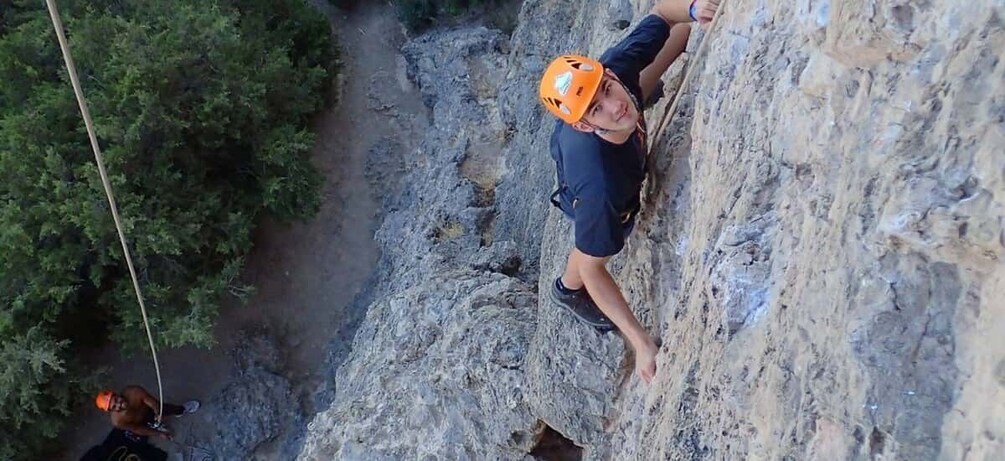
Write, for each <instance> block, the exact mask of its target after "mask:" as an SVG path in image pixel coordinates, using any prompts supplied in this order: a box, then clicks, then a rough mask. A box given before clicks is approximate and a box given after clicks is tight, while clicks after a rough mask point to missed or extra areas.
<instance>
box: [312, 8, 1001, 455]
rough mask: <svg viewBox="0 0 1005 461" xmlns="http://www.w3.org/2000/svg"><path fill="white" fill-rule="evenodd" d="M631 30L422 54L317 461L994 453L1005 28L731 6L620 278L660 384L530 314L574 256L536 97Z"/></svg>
mask: <svg viewBox="0 0 1005 461" xmlns="http://www.w3.org/2000/svg"><path fill="white" fill-rule="evenodd" d="M623 3H624V2H601V1H584V2H573V1H565V0H527V1H525V2H524V6H523V9H522V11H521V14H520V25H519V27H518V28H517V30H516V31H515V32H514V34H513V37H512V38H511V39H507V38H506V37H503V36H501V35H499V34H498V33H494V32H490V31H487V30H484V29H466V30H450V31H435V32H432V33H430V34H428V35H425V36H423V37H419V38H417V39H415V40H412V41H411V42H410V43H409V44H408V45H407V46H406V47H405V49H404V55H405V56H406V58H407V60H408V64H409V73H410V76H411V78H412V79H413V80H414V81H415V82H416V83H417V84H418V85H419V87H420V88H422V91H423V95H424V99H425V101H426V104H427V105H428V106H429V107H430V110H431V112H432V114H433V127H432V128H431V129H430V132H429V133H427V136H426V138H425V140H424V141H423V143H422V149H421V151H420V152H417V153H416V155H415V156H414V160H413V161H412V162H411V163H410V164H409V165H408V167H407V169H408V171H409V173H408V174H407V175H406V178H405V181H404V183H403V184H404V186H403V189H402V192H401V194H400V195H399V196H398V197H397V198H396V199H395V200H393V201H391V202H390V203H391V205H389V210H388V212H387V213H386V215H385V219H384V224H383V225H382V227H381V229H380V230H379V231H378V234H377V236H378V239H379V240H380V243H381V245H382V247H383V249H384V259H383V260H382V263H381V264H382V267H383V268H384V269H385V271H384V273H385V274H387V275H386V277H384V278H383V279H382V281H381V283H380V284H379V285H378V286H379V289H378V293H377V294H376V295H375V297H376V298H377V299H378V301H377V302H375V303H374V304H373V305H372V306H371V307H370V313H369V315H368V316H367V319H366V320H365V321H364V323H363V327H361V329H360V331H359V333H358V334H357V336H356V341H355V343H354V346H353V350H352V351H351V352H350V353H349V355H348V358H347V359H346V361H345V363H344V364H343V365H342V367H341V368H340V369H339V370H338V371H337V373H336V376H335V378H334V379H335V388H336V391H335V397H334V400H333V403H332V405H331V407H330V408H329V410H327V411H325V412H323V413H320V414H318V415H317V416H316V417H315V418H314V421H313V422H312V423H311V425H310V429H309V431H308V434H307V441H306V443H305V446H304V450H303V451H302V452H301V458H304V459H332V458H335V459H373V458H374V457H377V458H380V457H383V458H388V459H391V458H393V459H416V458H423V457H428V458H429V459H439V458H442V459H521V458H523V457H525V456H528V454H530V453H533V454H534V455H535V456H545V455H543V454H541V452H540V451H535V444H537V445H536V446H537V447H538V448H540V447H541V445H543V444H549V445H550V444H552V443H555V442H556V439H555V437H557V436H555V435H551V434H553V433H557V434H561V436H562V437H564V438H566V439H567V440H566V441H565V442H564V443H566V444H575V445H576V446H578V447H580V448H581V449H582V450H581V451H576V450H574V449H573V447H571V446H568V445H566V446H565V449H567V452H566V454H569V453H573V454H575V455H577V456H583V457H585V458H587V459H704V458H710V459H748V458H757V459H849V458H851V459H868V458H877V457H883V458H884V459H911V460H914V459H937V458H943V459H962V458H964V457H965V456H966V457H968V458H967V459H994V456H995V454H1000V453H1002V452H1005V446H1003V444H1005V442H1003V441H1005V427H1003V426H1002V425H1001V423H1000V421H1002V420H1003V418H1005V371H1003V370H1005V356H1003V354H1005V353H1003V352H1002V351H1005V335H1002V334H1001V333H1002V332H1003V331H1005V303H1003V302H1001V299H1002V298H1003V296H1005V266H1003V264H1002V262H1001V258H1002V256H1003V253H1005V233H1003V227H1005V222H1003V218H1002V216H1003V214H1005V213H1003V212H1005V154H1003V149H1005V127H1003V125H1005V88H1003V85H1005V83H1003V82H1005V78H1003V77H1005V65H1003V64H1002V63H1001V61H1002V57H1003V50H1005V32H1003V19H1002V18H1003V13H1005V11H1003V10H1005V7H1003V6H1002V5H1001V4H1000V3H995V2H991V1H980V2H969V3H966V4H965V5H964V4H959V2H949V1H932V2H922V3H917V2H889V3H886V4H877V3H876V2H865V3H864V4H863V3H862V2H852V1H808V0H797V1H796V2H794V3H793V2H786V3H782V2H768V1H758V2H753V1H738V0H732V1H730V0H726V1H725V3H726V10H725V12H724V16H723V17H722V18H721V21H720V24H719V27H718V28H717V30H714V31H713V32H712V33H711V35H710V36H709V37H708V40H710V42H709V44H708V46H709V49H710V52H709V53H708V54H707V55H705V56H700V57H699V59H697V60H695V61H694V65H695V66H696V67H695V68H694V70H693V72H696V73H697V74H696V75H697V77H698V78H696V79H695V82H694V84H693V85H692V86H690V87H689V88H687V89H686V90H685V93H684V95H683V100H682V103H681V105H680V107H679V109H678V114H677V116H676V118H675V119H674V121H673V123H671V124H669V125H668V126H666V127H663V128H662V130H661V131H659V132H658V133H656V136H654V142H653V147H652V154H651V162H652V163H651V164H652V165H653V171H652V172H651V174H650V179H649V182H648V183H647V185H646V187H645V198H644V212H643V214H642V215H641V217H640V220H639V223H638V225H637V228H636V232H635V233H634V235H633V236H632V238H631V239H630V241H629V243H628V246H627V247H626V250H625V251H624V252H623V253H622V254H621V255H619V256H618V257H617V258H615V259H614V261H613V262H612V265H611V269H612V272H613V273H614V274H615V276H616V278H617V279H618V281H619V283H621V285H622V287H623V288H624V291H625V294H626V297H627V299H628V300H629V303H630V304H631V305H632V307H633V308H634V309H635V310H636V312H637V313H638V315H639V316H640V318H641V319H642V320H643V323H644V324H645V325H647V326H648V327H649V328H650V329H651V331H652V332H653V333H654V334H655V335H657V336H659V337H660V338H661V339H662V341H663V349H662V351H661V354H660V357H659V360H658V366H659V371H658V373H657V378H656V380H655V382H654V383H653V384H652V385H651V386H648V387H647V386H644V385H643V384H641V383H640V381H639V380H638V378H636V377H635V375H634V374H633V373H632V369H631V366H632V364H633V361H632V359H631V354H630V351H628V350H626V348H625V345H624V343H623V341H622V340H621V338H620V337H619V336H618V335H616V334H606V335H599V334H597V333H595V332H593V331H592V330H590V329H588V328H585V327H583V326H582V325H580V324H579V323H577V322H575V321H574V320H572V319H571V318H570V317H569V316H568V315H565V314H563V313H562V311H560V310H559V309H558V308H556V307H555V306H553V305H551V304H550V303H548V302H547V301H545V300H544V298H542V299H541V300H540V301H538V302H537V303H535V302H534V293H535V291H540V290H541V289H543V288H546V287H547V284H548V283H550V281H551V280H553V278H554V277H555V276H556V274H557V273H558V272H559V271H560V270H561V268H562V265H563V264H564V259H565V256H566V254H567V251H568V249H569V248H570V245H571V233H570V232H571V228H570V224H569V223H568V222H567V221H566V220H564V219H563V218H561V216H560V214H559V213H557V212H555V211H553V210H550V209H549V207H548V205H547V201H546V200H547V195H548V193H549V192H550V190H551V188H552V182H553V174H554V171H553V167H552V164H551V161H550V159H549V158H548V156H547V137H548V134H549V132H550V127H551V121H550V119H549V118H548V117H545V116H544V114H543V111H542V110H541V109H540V108H539V107H538V103H537V101H536V96H535V95H534V92H535V88H536V82H535V80H536V76H537V75H538V74H539V73H540V71H541V70H542V69H543V66H544V65H545V64H546V63H547V61H548V59H550V58H551V57H552V56H553V55H555V54H557V53H558V52H562V51H581V52H587V53H590V54H594V55H597V54H599V53H600V52H602V51H603V49H604V48H605V47H606V46H607V45H609V44H611V43H614V42H615V41H616V40H617V39H618V38H619V37H620V36H622V35H623V34H624V33H625V31H622V30H621V29H620V27H622V26H623V25H624V24H623V21H624V20H625V18H626V17H628V16H630V18H629V19H627V20H629V21H630V22H631V23H633V24H634V23H635V22H637V21H638V19H640V18H641V16H642V15H643V14H644V12H645V11H647V10H648V7H649V6H651V3H652V2H651V1H650V2H644V1H638V2H631V3H630V5H629V6H625V5H624V4H623ZM699 37H700V33H699V32H696V33H695V34H694V35H693V38H694V40H693V41H692V44H691V46H690V49H691V51H692V52H694V51H695V49H696V48H697V45H698V43H699V40H698V39H699ZM677 76H678V77H679V74H677ZM670 99H671V98H666V100H664V101H663V102H662V103H661V104H660V105H658V106H657V107H656V108H655V109H653V110H652V111H651V112H650V113H649V117H648V120H649V123H650V127H651V130H656V129H657V128H659V127H658V126H657V125H658V123H659V121H660V120H661V118H662V115H663V114H664V113H665V111H666V109H667V105H668V104H669V102H670V101H669V100H670ZM524 282H530V283H529V285H530V286H528V284H527V283H524ZM535 282H536V283H537V285H538V286H537V288H536V289H535V287H534V284H535ZM548 428H551V429H548ZM552 430H553V431H552ZM542 438H543V439H548V440H542ZM549 438H550V439H549ZM558 442H559V443H558V445H559V446H562V440H558ZM569 450H571V451H569Z"/></svg>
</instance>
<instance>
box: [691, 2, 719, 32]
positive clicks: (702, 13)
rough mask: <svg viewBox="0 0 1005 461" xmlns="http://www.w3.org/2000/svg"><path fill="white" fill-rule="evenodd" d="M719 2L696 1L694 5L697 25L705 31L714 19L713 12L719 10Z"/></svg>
mask: <svg viewBox="0 0 1005 461" xmlns="http://www.w3.org/2000/svg"><path fill="white" fill-rule="evenodd" d="M720 1H721V0H697V1H696V2H695V4H694V10H695V11H694V16H695V18H697V19H698V24H699V25H701V27H702V28H703V29H705V30H708V26H709V25H711V24H712V18H714V17H715V10H718V9H719V2H720Z"/></svg>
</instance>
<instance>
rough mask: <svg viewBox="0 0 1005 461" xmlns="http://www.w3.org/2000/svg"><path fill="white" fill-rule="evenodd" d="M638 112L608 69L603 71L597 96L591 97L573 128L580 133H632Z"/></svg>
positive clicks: (623, 88)
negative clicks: (600, 131)
mask: <svg viewBox="0 0 1005 461" xmlns="http://www.w3.org/2000/svg"><path fill="white" fill-rule="evenodd" d="M638 121H639V110H638V108H636V107H635V102H634V101H633V100H632V97H631V95H629V94H628V91H627V90H626V89H625V86H624V85H622V84H621V82H620V81H619V80H618V77H617V76H616V75H614V72H612V71H611V70H610V69H606V70H605V71H604V78H603V79H602V80H601V81H600V87H599V88H597V94H595V95H594V96H593V100H592V101H591V102H590V105H589V107H588V108H587V109H586V114H585V115H583V120H582V121H580V122H579V123H576V124H574V125H573V126H574V127H575V128H576V129H577V130H580V131H586V132H591V131H598V130H603V131H607V132H622V131H634V130H635V126H636V123H638ZM584 122H585V123H584Z"/></svg>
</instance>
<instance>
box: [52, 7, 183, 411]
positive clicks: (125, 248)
mask: <svg viewBox="0 0 1005 461" xmlns="http://www.w3.org/2000/svg"><path fill="white" fill-rule="evenodd" d="M45 4H46V6H47V7H48V8H49V16H50V17H52V27H53V28H54V29H56V38H58V39H59V49H60V50H61V51H62V52H63V61H64V62H65V63H66V71H67V72H68V73H69V74H70V83H71V84H73V93H74V94H75V95H76V97H77V104H78V105H79V106H80V113H81V115H83V117H84V125H86V126H87V137H88V138H90V140H91V149H92V150H94V161H95V162H96V163H97V164H98V173H99V174H100V175H101V184H102V185H104V186H105V195H106V196H107V197H108V205H109V206H110V207H111V209H112V219H113V220H114V221H115V230H116V231H117V232H118V234H119V242H120V243H122V253H123V254H124V255H125V257H126V265H127V266H129V276H130V277H132V279H133V290H134V291H135V292H136V300H137V301H139V303H140V313H142V314H143V326H144V327H146V330H147V340H149V341H150V354H151V355H152V356H153V359H154V371H156V372H157V398H158V402H159V405H160V409H159V410H158V411H157V422H158V423H159V422H160V421H161V415H162V414H163V413H164V386H163V385H162V384H161V367H160V364H159V363H158V362H157V348H156V347H154V335H153V333H151V332H150V322H149V320H148V319H147V307H146V304H144V303H143V294H142V292H141V291H140V282H139V279H137V277H136V269H135V268H134V267H133V258H132V256H131V255H130V253H129V245H128V244H127V243H126V234H125V232H123V230H122V221H121V220H120V219H119V210H118V207H116V205H115V194H113V193H112V185H111V183H109V182H108V173H107V172H106V171H105V161H104V159H103V158H102V156H101V148H100V147H99V146H98V137H97V135H95V134H94V122H92V121H91V113H90V111H88V110H87V102H86V101H84V91H83V90H81V88H80V79H78V78H77V68H76V66H74V65H73V58H72V57H71V56H70V46H69V45H67V43H66V35H65V34H64V33H63V22H62V21H60V19H59V10H57V9H56V2H55V0H45Z"/></svg>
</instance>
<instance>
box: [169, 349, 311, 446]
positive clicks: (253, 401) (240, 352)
mask: <svg viewBox="0 0 1005 461" xmlns="http://www.w3.org/2000/svg"><path fill="white" fill-rule="evenodd" d="M232 356H233V358H234V371H233V373H232V374H233V378H232V382H231V383H230V384H228V385H227V386H226V387H224V388H223V389H222V390H220V392H219V393H217V394H216V396H215V397H214V398H213V399H212V400H210V401H209V402H204V404H203V409H202V410H201V411H199V412H198V413H196V414H194V415H191V416H186V417H185V418H186V419H189V420H191V419H195V421H191V422H189V424H194V425H195V427H197V428H199V430H190V431H188V433H189V434H194V435H190V436H189V437H190V439H189V440H186V441H185V442H186V443H187V444H191V445H193V446H195V447H197V448H200V449H202V450H205V451H206V452H207V453H211V454H212V455H213V456H215V458H216V459H251V458H252V455H253V454H256V453H257V454H258V455H259V456H265V454H266V452H274V451H275V450H277V449H279V448H281V447H275V446H273V445H276V444H279V443H281V442H282V440H283V439H284V437H285V435H286V430H287V429H288V428H290V427H296V426H298V425H301V424H302V422H301V420H302V419H303V413H302V410H301V409H300V408H299V407H297V406H296V405H290V402H296V401H297V398H296V396H295V395H294V392H293V387H292V386H291V384H290V382H289V380H288V379H287V378H286V377H285V376H283V374H282V373H281V372H280V370H281V362H282V361H281V359H280V356H279V351H278V349H277V348H276V345H275V344H274V343H273V342H272V340H271V339H269V337H268V336H267V335H265V334H247V335H246V337H245V338H244V339H243V340H242V341H240V343H239V345H238V346H237V347H236V348H235V349H234V351H233V353H232ZM265 457H269V456H265Z"/></svg>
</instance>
